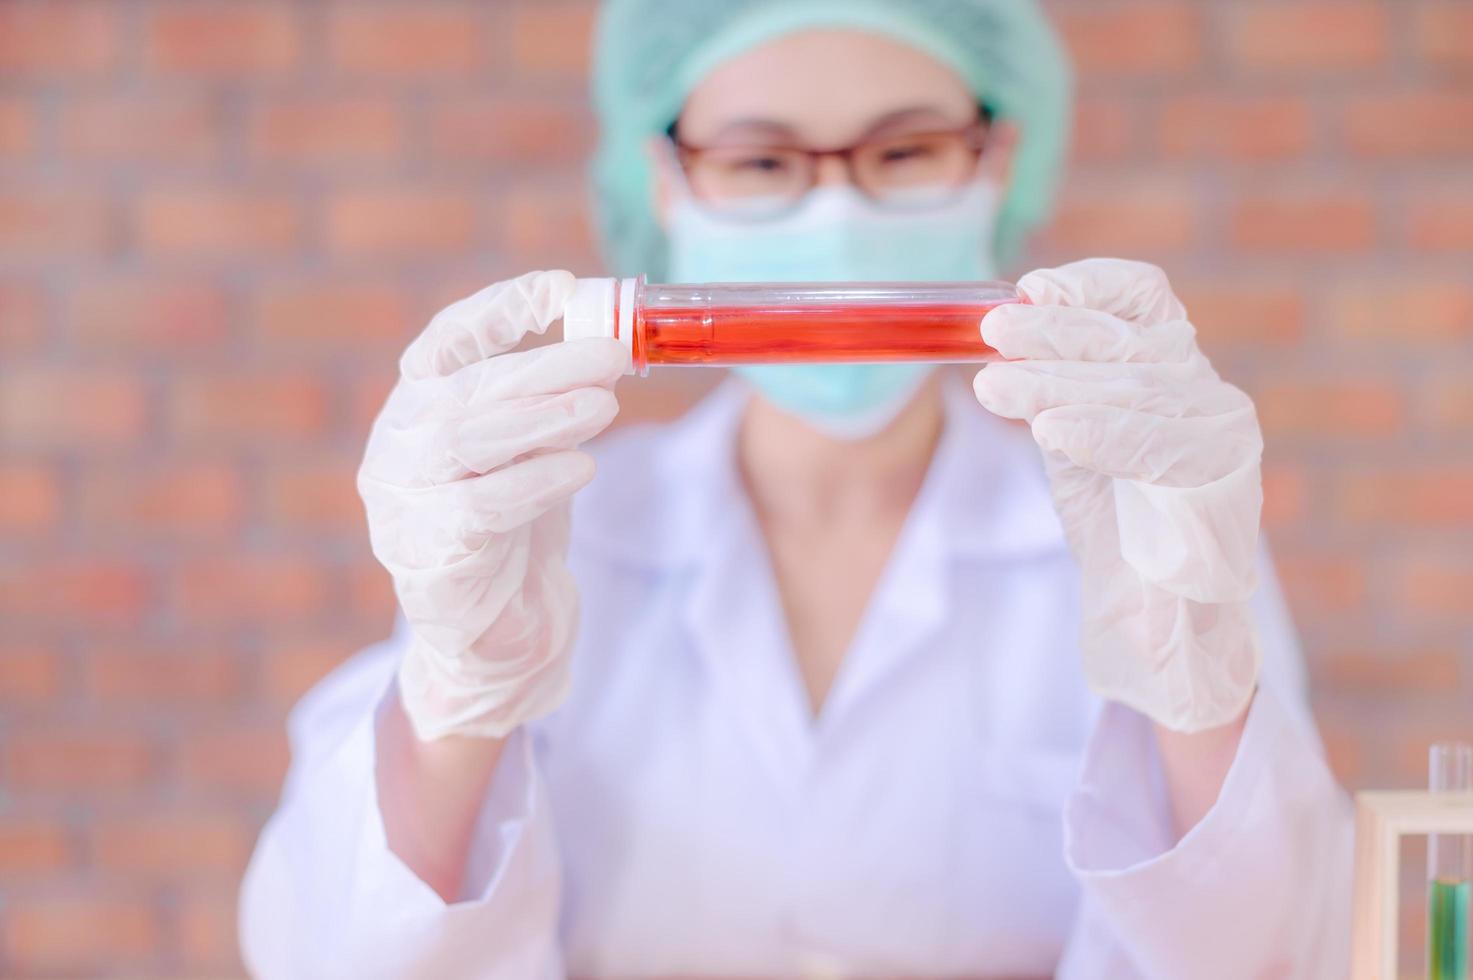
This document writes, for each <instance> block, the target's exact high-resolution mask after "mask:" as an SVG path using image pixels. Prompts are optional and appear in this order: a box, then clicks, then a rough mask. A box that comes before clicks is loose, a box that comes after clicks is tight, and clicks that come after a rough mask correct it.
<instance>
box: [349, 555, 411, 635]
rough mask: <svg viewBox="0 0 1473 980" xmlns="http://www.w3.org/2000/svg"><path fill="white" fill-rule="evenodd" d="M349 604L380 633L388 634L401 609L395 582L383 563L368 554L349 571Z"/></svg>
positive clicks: (359, 618)
mask: <svg viewBox="0 0 1473 980" xmlns="http://www.w3.org/2000/svg"><path fill="white" fill-rule="evenodd" d="M348 592H349V605H350V606H351V607H352V608H353V610H354V613H355V616H356V617H357V619H358V620H359V621H360V622H361V623H362V624H363V627H364V629H369V628H370V624H373V625H376V626H377V627H378V628H377V629H376V630H375V634H376V635H380V636H388V635H389V632H390V631H391V629H392V626H393V622H394V613H395V611H396V610H397V609H398V608H399V605H398V600H396V599H395V598H394V583H393V582H392V581H391V580H390V578H389V573H388V572H386V571H384V568H383V566H382V565H380V564H379V563H378V562H376V561H374V560H373V559H372V558H371V557H370V556H368V555H365V556H364V558H363V560H362V561H361V562H359V563H357V564H355V565H354V566H353V567H352V568H351V569H350V570H349V572H348Z"/></svg>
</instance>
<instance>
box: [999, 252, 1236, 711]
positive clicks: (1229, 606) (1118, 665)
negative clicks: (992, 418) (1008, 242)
mask: <svg viewBox="0 0 1473 980" xmlns="http://www.w3.org/2000/svg"><path fill="white" fill-rule="evenodd" d="M1018 288H1019V290H1020V291H1021V292H1022V293H1023V295H1024V296H1025V297H1027V299H1028V300H1029V302H1030V303H1031V304H1032V305H1024V304H1010V305H1006V306H1000V307H998V308H996V309H994V310H992V311H991V312H989V313H988V314H987V316H986V318H985V319H983V321H982V336H983V339H985V340H986V341H987V342H988V343H989V344H990V345H992V346H993V347H994V348H996V349H997V351H998V352H999V353H1001V354H1002V355H1003V356H1004V357H1006V358H1010V359H1011V358H1015V359H1016V360H1012V361H1010V362H999V363H994V364H991V365H988V366H987V367H986V368H984V369H983V370H982V371H981V372H979V373H978V374H977V377H976V380H975V382H974V385H973V387H974V389H975V390H976V393H977V398H978V400H979V401H980V402H981V403H982V404H983V405H984V406H985V407H986V408H988V409H989V410H991V411H993V412H995V413H997V414H998V415H1003V416H1006V417H1008V418H1016V419H1023V420H1026V421H1027V422H1028V423H1029V424H1030V425H1031V427H1032V431H1033V438H1034V439H1035V440H1036V441H1037V443H1038V445H1039V446H1040V447H1041V448H1042V450H1043V456H1044V462H1045V466H1046V468H1047V471H1048V476H1049V481H1050V485H1051V488H1052V492H1053V498H1054V506H1055V508H1056V509H1057V510H1058V513H1059V517H1060V519H1061V520H1062V522H1063V525H1064V530H1065V533H1066V534H1067V536H1068V539H1069V543H1070V546H1071V548H1072V549H1073V551H1074V554H1075V556H1076V558H1077V559H1078V561H1079V565H1080V569H1081V572H1082V585H1083V605H1084V609H1083V612H1084V635H1083V637H1082V647H1083V652H1084V667H1085V674H1086V677H1087V679H1088V681H1089V683H1090V686H1091V687H1092V688H1093V690H1094V691H1095V692H1096V693H1098V694H1100V695H1101V696H1102V697H1106V698H1111V699H1113V700H1116V701H1120V702H1123V703H1124V704H1127V705H1130V706H1131V707H1134V708H1136V709H1137V710H1139V711H1141V712H1143V713H1145V714H1146V715H1148V716H1150V717H1151V718H1153V719H1155V720H1156V721H1158V722H1160V723H1161V724H1163V725H1165V726H1167V727H1169V728H1173V729H1177V730H1180V731H1188V732H1190V731H1198V730H1201V729H1204V728H1211V727H1215V726H1217V725H1222V724H1226V723H1228V722H1230V721H1233V720H1234V719H1236V718H1237V717H1238V715H1239V714H1240V713H1241V712H1242V711H1243V709H1244V708H1245V707H1246V705H1247V703H1248V700H1249V699H1250V698H1251V696H1252V694H1253V690H1254V685H1255V683H1256V681H1257V676H1258V664H1259V650H1258V640H1257V637H1256V635H1255V631H1254V626H1253V622H1252V619H1251V615H1250V612H1249V606H1248V601H1249V599H1250V598H1251V596H1252V594H1253V590H1254V587H1255V585H1256V577H1255V564H1256V563H1255V558H1256V554H1257V545H1258V519H1259V511H1260V509H1261V507H1262V497H1263V494H1262V486H1261V481H1260V474H1259V459H1260V456H1261V454H1262V451H1263V438H1262V436H1261V434H1260V432H1259V428H1258V419H1257V415H1256V413H1255V412H1254V409H1253V403H1252V401H1251V400H1250V399H1249V398H1248V396H1247V395H1245V394H1244V393H1243V392H1242V391H1240V390H1239V389H1237V388H1235V387H1233V386H1232V385H1230V384H1227V383H1226V382H1224V381H1223V380H1222V379H1220V378H1219V377H1218V376H1217V373H1216V372H1215V371H1213V369H1212V365H1211V364H1209V363H1208V361H1207V358H1206V357H1205V356H1203V354H1202V352H1201V351H1200V350H1199V349H1198V347H1197V342H1196V331H1195V330H1194V329H1193V327H1192V325H1191V324H1190V323H1189V322H1187V319H1186V310H1185V309H1184V308H1183V307H1182V304H1181V303H1180V302H1179V301H1178V300H1177V298H1176V297H1175V296H1174V295H1173V294H1172V291H1171V287H1170V284H1169V283H1168V282H1167V280H1166V275H1165V274H1164V273H1163V272H1162V271H1161V270H1160V269H1158V268H1156V267H1155V266H1152V265H1145V264H1143V263H1139V262H1126V261H1122V260H1117V259H1090V260H1087V261H1084V262H1076V263H1073V264H1071V265H1066V266H1063V267H1061V268H1058V269H1045V270H1041V271H1038V272H1033V273H1030V274H1028V275H1026V276H1024V277H1023V278H1022V279H1021V280H1019V282H1018Z"/></svg>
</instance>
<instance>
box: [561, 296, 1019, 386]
mask: <svg viewBox="0 0 1473 980" xmlns="http://www.w3.org/2000/svg"><path fill="white" fill-rule="evenodd" d="M1019 302H1023V299H1022V297H1021V296H1020V294H1019V293H1018V290H1017V287H1015V286H1014V285H1013V284H1012V283H1007V282H890V283H882V282H849V283H842V282H834V283H664V284H662V283H649V282H646V281H645V279H644V277H643V276H640V277H638V278H635V279H580V280H579V282H578V286H577V288H576V289H575V291H574V295H573V298H572V299H571V300H570V301H569V303H568V306H567V308H566V310H565V312H564V314H563V337H564V339H568V340H571V339H574V338H577V337H612V338H615V339H618V340H622V341H623V342H624V343H625V344H626V345H628V347H629V353H630V363H631V371H632V372H637V373H639V374H641V375H643V374H647V373H648V371H649V367H650V365H652V364H671V365H674V364H684V365H708V366H725V365H733V364H792V363H824V362H828V363H854V362H863V361H929V362H947V361H987V360H995V359H997V357H998V354H997V352H996V351H995V350H993V349H992V348H991V347H989V346H988V345H987V344H986V343H985V342H983V340H982V332H981V326H982V317H983V316H985V315H986V314H987V311H988V310H991V309H992V308H993V307H995V306H998V305H1000V304H1002V303H1019Z"/></svg>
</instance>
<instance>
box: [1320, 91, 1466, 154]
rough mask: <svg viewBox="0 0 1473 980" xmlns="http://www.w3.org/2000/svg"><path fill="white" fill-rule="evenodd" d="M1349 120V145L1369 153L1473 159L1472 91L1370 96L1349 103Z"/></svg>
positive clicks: (1347, 122) (1352, 148)
mask: <svg viewBox="0 0 1473 980" xmlns="http://www.w3.org/2000/svg"><path fill="white" fill-rule="evenodd" d="M1344 118H1345V142H1346V145H1348V146H1349V147H1350V149H1351V150H1353V151H1355V152H1356V153H1360V154H1364V155H1366V156H1369V157H1378V158H1379V157H1385V158H1394V159H1413V160H1426V159H1429V158H1436V157H1443V158H1451V159H1458V160H1467V159H1468V158H1470V157H1473V126H1470V125H1468V120H1470V119H1473V94H1469V93H1467V92H1463V91H1453V90H1448V91H1442V92H1415V93H1410V94H1403V95H1374V96H1365V97H1363V98H1359V99H1355V100H1354V101H1352V102H1351V103H1350V104H1349V105H1347V106H1346V108H1345V117H1344Z"/></svg>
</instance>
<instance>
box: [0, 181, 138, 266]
mask: <svg viewBox="0 0 1473 980" xmlns="http://www.w3.org/2000/svg"><path fill="white" fill-rule="evenodd" d="M3 187H4V189H3V190H0V256H7V255H9V256H19V257H23V258H25V259H28V260H36V259H68V258H82V257H89V256H98V255H102V254H104V253H106V252H107V251H108V249H109V248H111V246H112V244H113V236H112V222H111V220H110V215H109V210H108V206H107V202H106V201H104V200H103V199H102V198H101V197H98V196H97V195H96V194H95V193H93V192H92V191H90V190H76V189H73V190H68V191H63V190H55V189H51V188H40V187H31V188H24V189H23V188H21V187H19V186H17V183H16V182H15V181H6V182H5V184H4V185H3Z"/></svg>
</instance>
